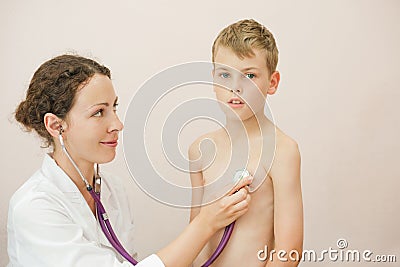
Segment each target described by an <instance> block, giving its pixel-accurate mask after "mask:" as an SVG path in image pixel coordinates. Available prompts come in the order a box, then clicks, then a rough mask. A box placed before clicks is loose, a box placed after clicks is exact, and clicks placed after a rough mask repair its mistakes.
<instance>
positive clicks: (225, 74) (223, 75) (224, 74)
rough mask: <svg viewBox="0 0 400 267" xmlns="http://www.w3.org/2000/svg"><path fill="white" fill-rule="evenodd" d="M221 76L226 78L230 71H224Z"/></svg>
mask: <svg viewBox="0 0 400 267" xmlns="http://www.w3.org/2000/svg"><path fill="white" fill-rule="evenodd" d="M219 76H221V77H222V78H224V79H226V78H229V77H230V75H229V73H227V72H223V73H221V74H220V75H219Z"/></svg>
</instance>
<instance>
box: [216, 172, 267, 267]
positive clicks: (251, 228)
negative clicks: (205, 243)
mask: <svg viewBox="0 0 400 267" xmlns="http://www.w3.org/2000/svg"><path fill="white" fill-rule="evenodd" d="M251 197H252V199H251V203H250V206H249V210H248V212H247V213H246V214H245V215H243V216H242V217H241V218H239V219H238V220H237V221H236V223H235V228H234V230H233V233H232V236H231V238H230V240H229V242H228V244H227V246H226V247H225V249H224V251H223V252H222V253H221V255H220V256H219V257H218V259H217V260H216V261H215V262H214V264H213V265H212V266H213V267H219V266H221V267H222V266H232V267H235V266H238V267H239V266H251V267H253V266H255V267H256V266H260V267H261V266H265V264H266V262H263V261H260V260H259V259H258V251H260V250H263V249H264V248H265V246H267V247H268V248H270V249H271V248H273V245H274V228H273V225H274V223H273V222H274V217H273V216H274V210H273V206H274V203H273V188H272V183H271V180H270V178H269V177H267V178H266V179H265V181H264V183H263V184H262V185H261V186H260V187H259V188H258V190H257V191H255V192H253V193H252V194H251ZM222 234H223V229H222V230H220V231H219V232H218V233H217V234H216V235H214V236H213V238H212V239H211V240H210V242H209V246H210V248H211V250H212V251H215V249H216V248H217V246H218V244H219V242H220V240H221V237H222Z"/></svg>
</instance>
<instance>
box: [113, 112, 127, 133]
mask: <svg viewBox="0 0 400 267" xmlns="http://www.w3.org/2000/svg"><path fill="white" fill-rule="evenodd" d="M122 129H124V124H123V123H122V122H121V120H120V119H119V117H118V115H117V114H116V113H115V115H114V117H113V119H112V123H111V127H110V132H113V131H122Z"/></svg>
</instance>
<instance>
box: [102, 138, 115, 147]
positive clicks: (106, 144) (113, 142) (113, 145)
mask: <svg viewBox="0 0 400 267" xmlns="http://www.w3.org/2000/svg"><path fill="white" fill-rule="evenodd" d="M100 143H101V144H103V145H105V146H109V147H116V146H117V145H118V139H116V140H111V141H103V142H100Z"/></svg>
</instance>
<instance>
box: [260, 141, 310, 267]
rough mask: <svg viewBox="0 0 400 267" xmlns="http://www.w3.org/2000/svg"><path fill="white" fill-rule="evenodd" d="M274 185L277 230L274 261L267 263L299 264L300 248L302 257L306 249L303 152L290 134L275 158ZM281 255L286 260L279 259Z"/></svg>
mask: <svg viewBox="0 0 400 267" xmlns="http://www.w3.org/2000/svg"><path fill="white" fill-rule="evenodd" d="M270 175H271V178H272V182H273V185H274V232H275V248H274V249H275V251H276V254H274V255H273V256H274V257H273V261H269V262H268V263H267V265H266V267H278V266H297V265H298V264H299V261H293V260H291V258H295V257H296V254H295V252H293V251H297V252H298V255H299V256H300V257H301V254H302V251H303V202H302V195H301V182H300V152H299V148H298V146H297V143H296V142H295V141H293V140H291V139H290V138H288V137H283V140H280V142H279V143H278V145H277V150H276V153H275V159H274V163H273V166H272V168H271V172H270ZM279 250H284V251H285V252H286V254H285V255H283V256H281V257H283V258H285V259H287V261H281V260H279V259H278V252H279Z"/></svg>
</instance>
